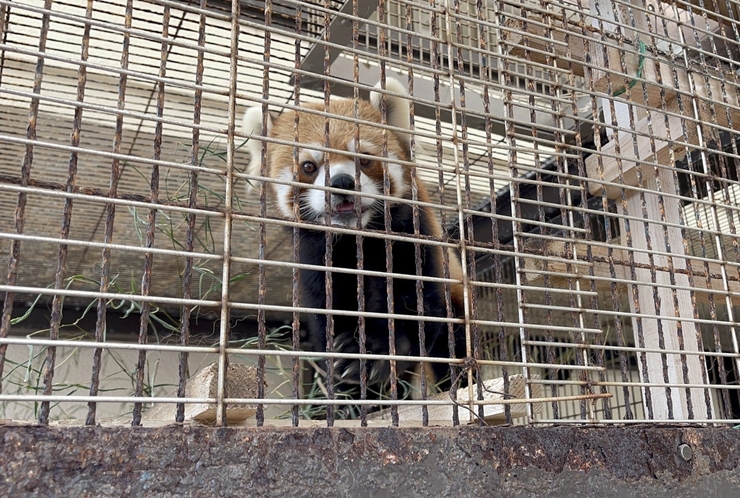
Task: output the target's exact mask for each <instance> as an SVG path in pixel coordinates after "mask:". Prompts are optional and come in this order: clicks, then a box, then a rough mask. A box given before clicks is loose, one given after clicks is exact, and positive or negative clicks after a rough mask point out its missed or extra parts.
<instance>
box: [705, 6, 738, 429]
mask: <svg viewBox="0 0 740 498" xmlns="http://www.w3.org/2000/svg"><path fill="white" fill-rule="evenodd" d="M727 1H728V2H729V0H727ZM712 3H713V4H714V5H715V6H717V3H716V2H712ZM728 6H729V4H728ZM728 13H729V17H730V18H731V19H733V20H734V17H735V14H734V9H729V8H728ZM725 24H726V23H724V22H721V23H719V32H720V34H721V36H723V37H726V38H730V39H731V38H732V36H734V39H735V40H740V32H738V27H737V23H735V22H732V23H730V24H731V26H732V30H733V33H732V36H731V35H729V34H728V33H727V32H726V25H725ZM711 47H712V52H713V53H714V54H717V46H716V43H715V42H714V38H713V37H712V38H711ZM716 64H717V66H716V68H715V71H716V72H717V74H718V75H719V77H720V78H721V88H722V103H724V104H725V105H727V104H729V98H728V95H727V87H726V85H725V71H724V70H723V67H722V62H721V61H720V60H719V59H717V62H716ZM729 75H730V79H731V81H730V83H731V86H734V87H735V89H736V90H735V95H738V92H737V85H738V77H737V74H736V73H735V72H734V71H729ZM725 116H726V118H727V126H728V128H730V129H735V128H734V123H733V119H732V112H730V108H729V106H727V107H726V108H725ZM730 146H731V150H732V154H733V155H734V156H735V158H737V157H738V155H740V152H739V151H738V146H737V140H735V137H734V136H731V137H730ZM718 159H719V167H720V175H721V177H722V178H724V179H729V178H730V171H729V170H728V162H729V159H728V158H726V157H725V156H723V155H720V154H718ZM728 183H729V182H723V187H722V192H723V195H724V202H725V204H726V205H727V206H730V205H732V204H733V200H732V199H731V197H730V192H729V190H730V189H729V185H728ZM725 216H726V217H727V223H728V227H729V229H730V236H731V240H732V246H733V249H734V253H735V262H738V261H740V247H739V246H738V242H737V227H736V225H735V216H736V213H735V212H734V210H732V209H725ZM715 227H716V228H717V229H719V223H718V220H717V221H715ZM720 246H721V244H720ZM717 257H718V259H719V265H720V269H721V278H722V289H723V290H725V308H724V310H723V312H724V313H725V314H726V315H727V319H728V321H729V322H730V326H729V336H730V341H731V343H732V345H733V350H734V352H735V353H736V354H737V353H738V343H737V332H736V330H735V325H734V323H733V322H734V321H735V319H734V312H733V306H732V296H731V295H730V293H729V292H728V289H729V284H728V281H727V266H726V264H725V263H726V260H725V258H724V257H722V253H718V255H717ZM728 259H729V258H728ZM704 271H705V273H706V281H705V285H706V286H707V287H708V288H709V287H710V286H711V276H710V272H709V264H708V263H705V265H704ZM708 297H709V312H710V317H711V319H712V320H714V321H716V320H718V313H717V305H716V303H715V299H714V294H711V293H710V294H709V296H708ZM712 335H713V338H714V350H715V352H722V339H721V336H720V331H719V326H718V324H716V323H715V324H713V325H712ZM716 362H717V367H718V372H719V379H720V383H721V384H722V385H727V383H728V378H727V368H726V367H725V362H724V359H723V358H717V359H716ZM736 365H738V366H740V360H736ZM738 370H740V368H739V369H738ZM721 396H722V407H723V412H724V416H725V417H726V418H730V417H731V416H732V415H731V414H732V406H731V404H730V395H729V390H728V389H722V390H721Z"/></svg>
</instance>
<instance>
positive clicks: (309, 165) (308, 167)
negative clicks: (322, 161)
mask: <svg viewBox="0 0 740 498" xmlns="http://www.w3.org/2000/svg"><path fill="white" fill-rule="evenodd" d="M301 169H302V170H303V172H304V173H306V174H307V175H313V174H314V173H316V170H317V169H318V168H316V163H314V162H312V161H305V162H304V163H302V164H301Z"/></svg>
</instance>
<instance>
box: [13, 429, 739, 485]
mask: <svg viewBox="0 0 740 498" xmlns="http://www.w3.org/2000/svg"><path fill="white" fill-rule="evenodd" d="M682 445H688V447H686V446H682ZM688 448H690V451H689V449H688ZM738 490H740V431H738V430H733V429H729V428H691V427H655V426H639V427H634V426H633V427H624V428H623V427H604V428H584V427H570V426H568V427H552V428H526V427H522V428H501V427H498V428H494V427H491V428H469V427H468V428H428V429H421V428H413V429H411V428H409V429H393V428H371V429H361V428H355V429H345V428H333V429H326V428H324V429H297V430H296V429H287V428H262V429H248V428H224V429H215V428H206V427H178V426H169V427H162V428H148V429H143V428H101V427H89V428H86V427H67V428H47V427H36V426H12V425H6V426H2V425H0V496H13V497H17V496H95V497H98V496H211V497H220V496H322V497H323V496H352V497H359V496H373V497H375V496H391V495H393V496H394V497H396V498H400V497H404V496H454V497H462V496H598V497H599V498H606V497H610V496H621V497H625V496H636V495H639V496H667V495H668V493H669V494H670V497H671V498H679V497H683V496H740V491H738Z"/></svg>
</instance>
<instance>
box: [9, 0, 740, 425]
mask: <svg viewBox="0 0 740 498" xmlns="http://www.w3.org/2000/svg"><path fill="white" fill-rule="evenodd" d="M737 7H738V4H737V3H736V2H735V1H734V0H729V1H727V2H715V1H713V0H712V1H710V2H700V1H699V0H691V1H681V2H678V1H673V2H664V1H658V0H633V1H626V0H591V1H590V2H581V1H579V0H558V1H550V0H541V1H529V0H528V1H526V2H523V3H522V2H507V1H484V2H480V1H479V2H472V1H462V0H458V1H432V0H429V1H422V0H408V1H405V0H392V1H391V0H380V1H371V2H357V1H347V2H339V1H319V0H315V1H289V0H280V1H277V0H276V1H272V2H271V1H267V2H251V1H241V2H240V1H236V0H234V1H233V2H226V1H206V0H203V1H200V2H195V1H174V0H173V1H164V0H162V1H160V0H151V1H145V2H144V1H142V2H133V1H132V0H106V1H103V0H87V1H83V0H64V1H51V0H45V1H24V2H17V1H9V0H0V94H2V97H3V105H2V111H1V113H2V119H1V120H0V151H2V154H0V209H2V210H3V212H5V213H6V214H5V216H3V217H2V218H1V219H2V221H0V240H1V241H2V242H0V248H1V249H0V250H2V252H3V253H4V255H6V258H7V261H8V270H7V277H6V280H5V282H4V284H3V285H0V291H2V292H3V293H4V304H3V312H2V319H1V320H0V379H1V381H0V389H1V391H0V418H7V419H16V420H37V421H38V422H40V423H42V424H49V423H57V422H58V421H61V420H67V419H77V420H84V423H86V424H95V423H106V422H109V423H132V424H133V425H141V424H151V423H156V422H157V421H159V422H161V421H170V422H171V421H177V422H183V421H188V420H190V419H191V417H192V416H193V415H192V413H193V412H194V411H197V410H198V409H200V408H202V407H205V408H204V409H203V413H207V417H208V420H209V421H210V422H211V423H216V424H219V425H223V424H227V423H228V424H229V425H250V424H255V425H264V424H277V423H280V422H281V420H284V421H286V422H285V423H288V424H291V425H294V426H299V425H306V424H308V423H310V422H309V421H310V420H312V419H317V420H319V421H320V422H318V423H320V424H328V425H334V424H335V423H339V420H340V419H342V418H345V417H346V418H350V419H356V420H351V421H349V422H342V423H350V424H358V425H360V424H361V425H378V424H392V425H414V424H420V425H436V424H441V423H450V424H460V423H462V424H465V423H479V424H483V423H508V424H566V423H603V424H612V423H644V422H645V421H650V422H655V423H659V422H670V423H675V422H696V423H730V424H736V423H740V395H739V394H740V393H739V391H738V388H739V386H740V384H739V383H738V366H740V350H739V346H738V339H737V320H736V313H737V311H736V308H735V304H736V300H737V296H738V293H739V292H740V247H739V246H738V241H737V232H736V230H737V228H736V221H735V220H736V216H737V214H738V193H739V192H740V190H739V189H740V183H739V182H738V174H737V166H736V161H737V160H738V157H739V156H738V150H737V147H738V143H737V141H738V140H737V132H736V131H735V127H734V123H735V122H736V120H737V119H738V114H737V113H738V110H740V107H739V105H738V99H739V98H740V97H739V96H740V92H738V90H739V88H738V81H737V79H738V63H737V57H738V47H737V43H738V21H737V19H738V17H737V16H738V8H737ZM394 79H395V80H397V81H399V82H401V83H402V84H403V85H404V86H406V87H408V93H409V95H408V97H407V98H408V101H409V102H410V104H411V105H410V122H411V130H410V132H409V133H408V135H409V137H410V140H411V145H412V147H411V150H412V156H411V159H410V160H409V161H402V160H398V159H397V158H395V159H393V158H392V157H391V156H389V152H390V150H389V147H390V142H389V141H388V137H389V136H390V135H393V134H394V133H398V132H400V131H403V130H399V129H398V128H397V127H394V125H393V124H389V123H390V121H389V119H390V114H389V109H388V102H390V101H392V99H394V98H395V97H398V94H397V93H396V92H395V91H394V90H392V89H391V90H387V89H386V88H389V87H388V85H389V82H390V81H392V80H394ZM376 84H379V86H380V90H379V92H380V94H382V95H384V96H383V97H382V98H381V99H380V101H381V103H380V111H381V114H382V115H383V118H382V122H381V123H375V124H373V126H375V127H376V128H377V129H378V130H380V134H381V136H383V137H386V138H385V140H384V143H383V146H382V147H381V149H382V150H379V151H378V152H375V153H373V154H372V157H368V154H367V153H365V152H364V151H360V152H358V153H353V152H348V151H346V150H344V149H339V148H337V146H336V143H335V142H330V141H329V138H328V137H327V138H325V140H324V143H322V144H311V147H312V148H313V149H315V150H317V151H318V153H319V154H320V155H321V156H322V158H327V157H330V156H332V155H337V154H338V155H342V156H344V157H349V158H351V160H352V161H354V162H355V165H356V168H357V170H356V175H357V176H356V178H357V179H359V178H360V176H359V175H360V166H359V165H360V164H361V163H362V161H368V160H370V159H372V160H373V161H377V162H378V163H379V164H381V165H384V166H381V169H382V170H383V171H384V174H383V182H382V183H383V188H381V191H380V192H376V193H372V192H364V191H363V192H355V193H354V194H355V195H356V198H357V199H372V200H375V201H376V202H377V203H378V206H380V208H379V209H380V210H381V212H382V215H383V216H382V218H383V220H382V225H383V226H382V227H381V228H377V229H373V230H367V229H366V230H362V229H358V226H338V225H333V224H331V223H324V222H314V223H309V222H307V221H306V220H301V219H300V213H299V212H298V209H297V208H296V211H295V214H297V215H299V216H297V218H296V219H297V220H298V221H296V220H291V219H286V218H285V217H282V216H280V213H279V210H278V208H277V204H276V202H275V200H274V198H273V194H272V191H273V190H272V189H273V188H274V187H275V186H277V187H278V188H277V189H275V190H279V189H280V188H283V189H290V188H292V187H297V186H300V183H298V181H297V179H298V177H297V176H291V177H287V178H286V177H280V178H275V177H274V176H272V175H270V174H269V169H268V168H267V160H268V159H267V157H266V155H265V152H266V150H267V147H268V145H267V144H268V143H269V144H278V145H279V144H283V145H288V146H290V147H291V148H294V150H295V152H294V164H293V168H294V170H293V171H294V175H297V171H298V170H297V168H298V166H299V162H298V154H299V148H298V147H293V146H294V145H295V144H296V143H299V139H298V135H297V131H296V130H297V129H298V126H300V120H302V119H304V117H303V116H315V117H318V118H319V119H321V120H326V121H325V123H328V120H329V119H331V120H340V121H342V122H343V123H348V124H349V125H350V126H351V127H353V128H354V130H355V132H354V133H355V137H350V138H353V139H354V138H356V137H358V136H359V133H360V132H359V130H360V127H361V126H368V123H367V122H365V121H364V120H363V119H361V118H360V114H359V111H357V112H356V113H355V114H353V115H343V116H335V115H332V113H331V112H330V101H332V100H335V99H339V98H350V99H353V100H354V101H357V100H358V99H367V98H368V95H369V93H370V92H371V91H372V90H373V88H375V87H376ZM376 91H377V90H376ZM310 103H317V106H316V107H313V108H312V109H313V110H311V111H307V110H306V108H305V107H303V106H305V105H307V104H310ZM322 104H323V107H322ZM255 106H257V107H260V108H261V109H262V112H263V113H264V112H268V111H269V113H270V114H271V115H272V116H273V118H275V117H277V116H279V115H281V114H283V115H288V116H289V115H290V113H291V112H292V111H294V110H296V109H301V110H302V111H301V112H302V114H301V117H300V119H297V120H296V122H295V123H294V124H295V126H296V128H295V130H294V131H293V133H295V135H292V136H286V137H269V136H264V134H263V133H261V132H250V130H245V129H243V127H242V125H241V122H242V116H243V115H244V113H245V111H247V109H250V108H253V107H255ZM326 126H328V124H327V125H326ZM255 141H256V142H261V143H262V144H263V145H262V150H261V151H260V156H261V157H260V158H259V161H260V162H261V163H262V164H261V167H260V168H259V172H255V171H252V170H249V169H247V165H248V164H249V162H250V160H251V159H252V157H251V153H250V150H254V149H250V146H251V144H253V143H254V142H255ZM394 161H395V162H396V163H400V165H401V167H403V168H406V169H408V170H410V178H411V190H412V195H411V197H410V198H409V199H399V198H397V197H396V196H393V195H391V189H390V188H391V187H390V183H391V180H392V179H391V174H390V168H391V164H390V163H392V162H394ZM328 179H329V178H328V177H327V178H326V180H328ZM248 184H251V185H252V186H253V187H254V188H253V189H252V190H251V191H248V189H247V185H248ZM422 184H423V185H426V190H427V191H428V198H423V197H420V194H419V188H420V186H421V185H422ZM315 190H318V191H323V192H324V193H323V195H324V199H325V202H326V203H327V206H328V205H329V203H330V200H331V198H332V196H333V195H336V194H338V193H341V192H338V190H337V188H334V187H315ZM295 199H296V200H300V199H299V198H298V197H296V198H295ZM295 204H296V205H297V204H298V203H297V202H296V203H295ZM397 205H407V206H410V209H411V212H412V213H413V221H414V228H413V229H412V230H410V232H405V233H403V232H399V231H393V230H391V220H390V216H389V214H390V212H391V209H392V207H393V206H397ZM426 210H430V211H431V212H432V213H433V217H434V218H435V219H436V222H438V223H439V224H440V226H441V228H442V231H441V233H440V234H436V235H434V234H433V235H424V234H423V233H422V231H421V229H420V226H419V225H420V223H421V219H422V215H421V214H420V213H422V212H427V211H426ZM306 229H310V230H311V231H312V233H317V234H320V236H321V237H322V238H323V242H322V243H323V244H324V248H323V250H324V252H325V254H326V255H327V257H326V259H325V260H324V261H323V262H322V263H321V264H314V263H306V262H304V261H302V260H301V252H300V250H301V246H302V243H301V241H302V235H301V234H303V233H305V232H303V231H302V230H306ZM342 238H344V239H345V240H346V239H348V238H352V239H354V240H356V241H357V248H358V253H357V265H356V266H354V267H345V266H341V265H333V264H332V257H337V254H335V253H333V251H334V247H335V244H336V243H337V240H340V239H342ZM368 239H372V240H376V241H379V242H378V244H379V246H378V247H382V251H384V254H382V255H381V256H382V257H383V258H384V260H385V266H384V267H383V268H381V269H379V270H378V269H375V268H366V267H365V262H367V261H370V260H372V258H374V257H376V256H377V255H376V254H367V253H363V248H364V247H365V246H364V245H363V243H362V241H366V240H368ZM404 243H408V244H410V247H413V249H414V258H413V265H411V266H413V268H405V267H404V268H398V267H397V266H394V265H393V259H394V253H393V248H394V246H395V247H398V246H400V245H401V244H404ZM304 244H305V241H304ZM368 247H369V246H368ZM373 247H374V246H373ZM430 248H432V249H430ZM427 250H432V251H439V254H440V257H441V263H440V266H441V272H440V274H438V275H429V274H424V272H423V270H422V264H423V262H424V261H423V259H422V253H423V252H424V251H427ZM435 254H436V253H435ZM456 259H459V260H460V261H461V263H462V265H461V269H462V271H461V273H460V275H455V274H454V271H453V270H454V261H455V260H456ZM311 271H318V272H323V273H324V274H325V275H326V277H325V279H324V290H325V292H326V293H327V296H329V297H328V298H327V301H326V306H321V307H315V306H306V305H305V304H304V303H303V301H302V300H301V298H300V285H301V275H302V274H303V275H304V278H305V275H307V274H308V273H309V272H311ZM342 276H350V277H352V278H353V279H354V281H356V282H357V285H356V286H355V285H353V286H352V288H337V287H336V285H334V284H335V281H336V282H339V281H340V279H341V278H343V277H342ZM367 282H381V283H382V286H383V287H384V289H385V292H386V293H388V294H390V295H391V297H390V298H388V299H387V301H388V304H387V306H386V308H385V310H384V311H382V310H381V311H367V309H366V305H367V303H370V301H369V299H370V298H369V297H367V296H364V290H365V287H364V285H365V284H366V283H367ZM398 282H413V283H414V285H415V292H416V299H415V301H414V304H413V306H412V307H409V308H411V309H402V310H399V309H395V305H394V303H393V299H392V295H393V292H394V288H395V287H394V286H395V285H396V284H397V283H398ZM460 284H462V288H463V289H464V292H465V295H464V300H463V306H462V308H463V309H462V310H455V311H453V304H452V290H453V288H455V286H457V285H460ZM432 286H439V288H440V289H442V291H441V293H442V295H443V299H442V301H443V305H442V308H443V309H439V310H436V311H435V310H433V312H428V311H429V310H427V309H425V307H424V290H425V289H428V288H430V287H432ZM333 293H338V294H340V295H350V296H354V294H355V293H357V295H358V299H357V306H356V308H355V309H338V308H335V307H333V301H332V299H331V296H332V294H333ZM386 298H387V296H386ZM366 299H368V300H367V301H366ZM309 316H325V317H327V318H326V322H327V326H326V331H327V336H328V337H329V338H330V339H331V338H333V337H334V334H335V332H336V333H337V334H340V333H341V330H339V331H338V332H337V331H335V330H334V324H335V323H345V322H344V321H343V320H356V323H357V330H356V337H357V338H358V344H357V351H355V352H350V353H348V352H343V351H341V350H340V351H335V350H334V348H333V344H332V342H331V341H329V342H327V344H328V346H327V347H326V348H325V349H321V350H315V349H314V350H312V349H310V348H308V347H307V345H306V339H307V333H306V320H307V317H309ZM378 321H381V322H382V323H384V325H383V327H384V328H383V330H382V337H384V338H386V339H385V340H386V341H387V344H385V345H384V346H383V347H381V352H380V353H378V351H377V350H376V351H373V350H372V349H373V348H368V346H367V344H366V342H367V341H368V337H370V336H369V335H368V334H375V333H376V332H377V331H376V330H374V329H370V328H369V327H371V325H369V324H371V323H372V324H376V323H378ZM409 321H411V322H413V323H418V324H419V331H420V332H419V334H420V335H422V336H423V334H424V331H425V330H430V329H431V327H435V326H439V327H441V329H442V330H444V331H445V335H447V334H448V332H449V337H445V339H444V340H445V341H447V340H448V339H451V338H452V339H454V338H455V337H454V333H453V330H456V328H459V329H460V330H462V331H463V332H464V333H463V335H462V337H464V342H465V348H464V350H465V354H464V355H463V356H462V357H451V356H454V355H436V356H435V355H430V354H428V353H427V352H426V351H425V348H424V347H419V349H420V351H421V352H420V353H419V354H416V355H412V354H403V351H404V348H403V344H404V341H406V340H407V339H408V338H406V337H404V336H401V337H399V336H398V333H397V329H398V330H401V329H399V327H402V325H401V324H403V323H405V322H409ZM435 324H439V325H435ZM386 328H387V330H386ZM413 339H414V340H417V338H415V337H414V338H413ZM457 339H458V340H459V339H460V336H458V337H457ZM423 342H424V339H423V337H422V339H421V343H422V344H423ZM399 345H400V347H397V346H399ZM348 360H352V361H359V364H360V369H361V370H362V371H363V372H365V374H367V370H368V368H369V365H373V364H374V363H373V362H380V363H383V364H384V365H387V368H388V371H389V372H390V373H391V374H390V375H389V376H388V379H387V380H388V382H387V384H385V385H383V386H382V390H381V392H376V391H377V388H376V387H375V386H373V385H372V383H370V382H368V380H367V378H366V375H361V376H360V377H359V379H360V380H359V384H358V385H357V386H356V389H355V390H354V391H352V392H349V391H347V390H346V389H345V387H346V386H343V385H342V381H341V379H339V378H335V375H334V369H335V368H339V365H341V364H342V362H343V361H348ZM408 364H413V365H416V366H415V367H414V370H413V371H412V372H411V373H410V374H409V375H406V376H405V377H404V375H405V374H404V372H403V370H404V368H405V367H404V365H408ZM434 364H443V365H448V366H449V377H448V383H449V384H451V387H453V388H452V389H450V390H449V392H448V391H447V390H446V389H441V390H440V389H439V386H440V385H441V386H444V385H445V383H444V382H441V383H440V382H439V381H440V379H438V378H436V379H435V378H432V377H431V376H430V375H429V372H430V371H431V370H432V366H433V365H434ZM418 365H424V367H420V366H418ZM242 367H248V368H246V369H244V368H242ZM240 368H242V370H240ZM203 372H205V373H204V374H203ZM407 373H408V372H407ZM395 374H397V375H395ZM201 375H206V376H207V377H208V384H207V386H206V387H207V389H205V390H200V391H199V390H196V389H194V388H193V386H192V384H193V383H194V382H195V381H194V380H193V379H195V378H199V376H201ZM245 376H246V377H245ZM235 393H236V394H235ZM379 406H380V408H379ZM163 407H165V408H163ZM199 407H200V408H199ZM199 413H200V412H199ZM441 414H444V415H441Z"/></svg>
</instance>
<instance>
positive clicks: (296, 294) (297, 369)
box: [260, 5, 303, 427]
mask: <svg viewBox="0 0 740 498" xmlns="http://www.w3.org/2000/svg"><path fill="white" fill-rule="evenodd" d="M302 12H303V11H302V8H301V5H296V13H295V32H296V33H301V24H302V21H303V15H302ZM265 53H267V51H265ZM295 68H296V70H300V69H301V41H300V40H299V39H296V41H295ZM293 95H294V99H293V103H294V104H295V105H296V106H299V105H300V103H301V75H300V72H299V71H296V73H295V76H294V84H293ZM263 109H264V108H263ZM299 124H300V116H299V113H297V112H296V113H293V141H294V142H295V143H296V144H297V143H298V141H299V140H300V135H299V133H298V129H299V128H298V126H299ZM263 158H264V153H263ZM263 162H265V161H264V159H263ZM266 166H267V165H266V164H264V165H263V166H262V169H266ZM299 168H300V162H299V157H298V147H293V181H294V182H297V181H298V171H299ZM266 173H267V172H266V171H262V172H261V173H260V174H261V175H263V176H265V175H266ZM262 199H263V194H262V189H260V209H261V208H262V206H263V205H266V203H263V202H262ZM300 204H301V198H300V190H299V189H297V188H296V189H293V217H294V218H295V219H296V220H300V219H301V207H300ZM300 245H301V231H300V228H298V227H293V264H297V263H299V262H300V250H301V247H300ZM300 274H301V272H300V271H299V270H298V268H296V267H295V266H294V267H293V269H292V281H293V287H292V301H291V304H292V306H293V307H294V308H298V307H299V306H300ZM291 345H292V348H293V351H298V350H299V349H300V348H301V320H300V315H299V314H298V313H297V312H295V311H294V312H293V322H292V337H291ZM292 362H293V369H292V388H293V393H292V394H293V399H296V400H297V399H300V398H301V374H302V371H301V361H300V359H299V358H298V357H295V356H294V357H293V358H292ZM260 382H261V381H260ZM299 413H300V406H299V405H297V404H296V405H293V406H292V407H291V422H292V424H293V427H298V416H299Z"/></svg>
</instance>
